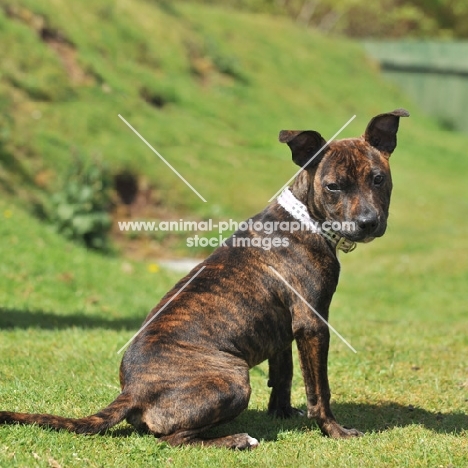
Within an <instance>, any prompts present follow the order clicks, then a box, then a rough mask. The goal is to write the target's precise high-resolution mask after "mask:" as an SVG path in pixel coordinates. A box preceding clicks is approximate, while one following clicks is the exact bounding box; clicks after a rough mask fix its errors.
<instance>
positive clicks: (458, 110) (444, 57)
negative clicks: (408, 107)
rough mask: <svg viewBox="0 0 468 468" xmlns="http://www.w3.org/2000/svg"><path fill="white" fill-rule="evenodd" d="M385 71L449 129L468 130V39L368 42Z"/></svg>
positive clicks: (374, 56)
mask: <svg viewBox="0 0 468 468" xmlns="http://www.w3.org/2000/svg"><path fill="white" fill-rule="evenodd" d="M364 47H365V49H366V51H367V52H368V53H369V55H370V56H372V57H373V58H375V59H376V60H377V61H378V62H379V63H380V66H381V69H382V72H383V73H384V75H385V76H387V77H388V78H389V79H391V80H392V81H394V82H395V83H396V84H397V85H398V86H400V87H401V88H402V89H403V90H404V91H405V92H406V93H407V94H408V95H409V96H410V97H411V98H412V99H413V100H415V101H416V102H417V103H418V105H419V106H420V107H421V108H422V109H423V110H425V111H426V112H427V113H429V114H430V115H432V116H434V117H435V118H437V119H438V120H439V122H440V123H441V125H443V126H445V127H446V128H449V129H454V130H461V131H464V132H467V133H468V42H409V41H408V42H404V41H395V42H365V43H364Z"/></svg>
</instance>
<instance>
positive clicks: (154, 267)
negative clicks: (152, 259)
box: [148, 263, 159, 273]
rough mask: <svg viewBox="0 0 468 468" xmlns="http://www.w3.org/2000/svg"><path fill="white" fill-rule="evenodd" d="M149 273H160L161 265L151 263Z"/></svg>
mask: <svg viewBox="0 0 468 468" xmlns="http://www.w3.org/2000/svg"><path fill="white" fill-rule="evenodd" d="M148 271H149V272H150V273H157V272H158V271H159V265H158V264H157V263H150V264H149V265H148Z"/></svg>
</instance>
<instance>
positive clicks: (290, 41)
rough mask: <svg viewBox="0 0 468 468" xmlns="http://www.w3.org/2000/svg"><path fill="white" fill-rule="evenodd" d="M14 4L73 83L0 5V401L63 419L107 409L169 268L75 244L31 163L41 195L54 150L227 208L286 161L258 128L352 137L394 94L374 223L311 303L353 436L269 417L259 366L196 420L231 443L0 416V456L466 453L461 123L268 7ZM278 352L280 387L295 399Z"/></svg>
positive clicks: (209, 211)
mask: <svg viewBox="0 0 468 468" xmlns="http://www.w3.org/2000/svg"><path fill="white" fill-rule="evenodd" d="M4 3H6V2H3V1H2V0H0V5H3V4H4ZM18 3H20V4H21V5H23V6H25V7H27V8H28V9H31V10H33V11H34V12H35V13H36V14H42V15H46V16H47V18H48V19H49V21H51V22H52V23H53V25H54V26H55V27H60V30H61V31H63V33H64V34H65V35H66V36H67V37H68V38H69V40H70V41H71V42H73V43H74V44H75V47H76V57H77V60H79V63H80V64H81V66H82V67H83V69H84V70H87V73H89V75H90V76H91V78H89V80H90V81H89V83H88V82H87V81H86V79H83V80H84V82H79V83H78V84H77V83H76V82H73V81H72V80H71V78H70V76H68V75H67V74H66V73H65V72H64V67H63V64H62V63H61V62H60V60H59V59H58V58H57V55H56V54H55V53H54V52H53V50H51V49H50V48H49V47H48V46H46V45H45V44H44V43H42V42H41V41H39V40H38V39H37V37H36V34H35V33H34V32H32V31H31V28H30V26H28V24H26V23H27V22H26V23H25V21H23V20H21V21H20V20H18V19H14V18H11V17H9V16H7V15H3V14H1V13H0V38H1V39H2V44H4V45H5V47H7V46H8V47H7V48H8V51H9V54H8V60H6V61H5V62H3V63H2V67H1V71H2V78H1V79H0V90H1V91H2V93H3V94H2V95H3V96H5V98H2V99H0V110H1V115H2V117H1V119H3V120H2V129H1V132H0V143H1V144H0V187H1V188H0V191H1V199H0V239H1V244H0V249H1V250H0V254H1V255H0V356H1V358H0V409H1V410H12V411H28V412H50V413H56V414H61V415H67V416H74V417H79V416H83V415H88V414H91V413H92V412H95V411H96V410H98V409H101V408H102V407H103V406H105V405H107V404H108V403H109V402H110V401H111V400H113V398H114V397H115V396H116V395H117V394H118V391H119V388H118V366H119V361H120V355H117V351H118V350H119V349H120V348H121V346H123V345H124V344H125V343H126V341H127V340H128V339H129V338H130V337H131V336H132V335H133V333H134V332H135V331H136V330H137V329H138V327H139V325H140V324H141V322H142V320H143V318H144V317H145V315H146V313H147V312H148V311H149V310H150V309H151V307H153V306H154V305H155V303H156V302H157V301H158V299H159V298H160V297H161V296H162V295H163V294H164V292H165V291H167V290H168V289H169V288H170V287H171V285H172V284H174V282H175V281H176V280H177V279H178V275H176V274H174V273H168V272H166V271H164V270H162V269H158V268H157V259H154V260H152V261H151V262H147V263H142V262H135V261H132V260H129V259H126V258H122V257H120V256H119V255H118V254H114V255H107V256H103V255H98V254H96V253H92V252H89V251H86V250H84V249H82V248H81V247H78V246H75V245H73V244H70V243H68V242H67V241H65V240H64V239H62V238H61V237H59V236H58V235H57V234H56V233H55V232H54V231H53V229H52V228H51V227H49V226H47V225H46V224H44V223H41V222H39V221H38V220H36V219H35V218H33V217H32V216H31V215H30V213H29V211H28V210H29V206H28V200H30V196H31V194H37V193H38V191H39V189H38V188H37V187H36V186H35V176H36V175H37V174H38V173H45V174H47V173H48V174H49V176H48V177H49V178H48V179H47V180H48V183H47V184H46V186H45V187H43V188H42V189H41V190H42V192H40V193H41V196H44V193H45V194H47V193H48V192H53V191H54V189H55V187H56V184H57V183H58V181H60V176H61V175H62V174H63V172H64V170H65V169H66V167H67V165H68V164H69V158H70V152H71V149H72V148H73V147H78V148H79V149H80V151H82V152H83V154H85V155H88V156H89V157H94V156H96V155H98V156H99V157H100V158H102V159H104V160H105V161H107V162H108V163H109V164H111V165H112V167H113V169H114V170H118V168H120V167H126V166H130V167H131V168H133V170H135V171H137V172H138V173H139V174H144V175H145V176H147V177H148V178H149V180H150V181H151V182H152V183H153V184H155V186H156V187H157V189H158V191H159V193H160V194H161V197H162V199H163V200H164V203H166V204H167V206H168V207H169V208H170V209H171V210H176V211H175V212H176V213H180V214H187V213H188V214H194V215H195V216H197V217H204V216H208V215H210V216H213V217H214V218H215V219H224V218H226V217H228V216H232V217H234V218H235V219H240V218H241V217H245V216H247V215H250V214H253V213H255V212H256V211H259V210H260V209H262V208H263V207H264V206H265V205H266V201H267V200H268V198H269V197H270V196H271V195H272V194H274V193H275V192H276V190H277V189H278V188H279V187H281V185H282V184H283V183H284V182H285V181H286V180H287V178H288V177H289V176H290V175H292V174H293V173H294V171H295V167H294V166H293V165H292V164H291V162H290V155H289V150H288V148H287V147H285V146H281V145H280V144H278V143H277V141H276V138H277V133H278V131H279V130H280V129H282V128H313V129H316V130H319V131H321V132H322V133H323V135H324V137H326V138H328V137H330V136H331V135H333V133H334V132H335V131H336V130H337V129H338V128H339V127H341V125H343V123H344V122H346V121H347V120H348V119H349V118H350V117H351V115H353V114H357V118H356V119H355V121H353V123H352V124H351V125H350V126H349V127H348V128H347V129H346V130H345V132H344V133H343V136H353V135H359V134H361V133H362V132H363V130H364V128H365V125H366V124H367V122H368V120H369V119H370V117H372V116H373V115H375V114H377V113H380V112H382V111H386V110H391V109H394V108H396V107H401V106H403V107H407V108H408V109H409V110H410V112H411V117H410V118H409V119H402V121H401V126H400V133H399V136H398V144H399V146H398V147H397V149H396V151H395V153H394V155H393V156H392V167H393V178H394V186H395V188H394V195H393V200H392V205H391V216H390V222H389V228H388V231H387V234H386V235H385V237H384V238H382V239H379V240H377V241H375V242H374V243H372V244H369V245H362V246H359V247H358V249H357V250H356V251H355V252H353V253H351V254H349V255H342V256H341V262H342V278H341V281H340V285H339V287H338V291H337V294H336V296H335V299H334V302H333V304H332V310H331V323H332V325H333V326H334V327H335V328H336V329H337V330H338V331H339V332H340V333H341V334H342V335H343V336H344V337H345V338H346V339H347V340H348V341H350V343H351V344H352V345H353V346H354V348H356V350H357V351H358V352H357V354H354V353H352V352H351V351H350V350H349V349H348V348H347V347H346V346H345V345H344V344H343V343H342V342H341V341H340V340H339V339H338V338H336V337H335V336H333V337H332V343H331V352H330V382H331V387H332V394H333V409H334V411H335V413H336V416H337V418H338V420H339V421H340V422H342V423H343V424H344V425H346V426H353V427H356V428H358V429H360V430H362V431H363V432H365V436H364V437H363V438H360V439H354V440H346V441H336V440H331V439H327V438H324V437H322V436H321V435H320V432H319V430H318V429H317V427H316V426H315V424H314V423H313V422H311V421H308V420H307V419H304V418H299V419H294V420H289V421H277V420H273V419H271V418H269V417H268V416H267V415H266V412H265V410H266V405H267V402H268V388H267V386H266V380H267V375H266V372H267V368H266V365H265V364H263V365H261V366H259V367H257V368H255V369H253V370H252V372H251V378H252V387H253V393H252V399H251V403H250V407H249V409H248V410H247V411H246V412H245V413H244V414H242V415H241V416H240V417H239V418H238V419H237V420H236V421H234V422H233V423H231V424H229V425H226V426H223V427H220V428H219V429H216V430H215V431H213V433H233V432H236V431H241V432H248V433H249V434H250V435H251V436H253V437H256V438H258V439H259V440H260V441H261V445H260V447H258V448H257V449H256V450H254V451H252V452H245V453H244V452H228V451H225V450H220V449H201V448H195V447H190V448H170V447H168V446H166V445H164V444H158V443H157V441H156V440H155V439H154V438H153V437H150V436H142V435H138V434H136V433H134V432H133V431H132V430H131V429H130V428H129V427H128V426H126V425H125V424H122V425H120V426H118V427H116V428H115V429H113V430H111V431H110V432H109V433H108V434H106V435H104V436H92V437H88V436H78V435H74V434H68V433H65V432H52V431H48V430H44V429H39V428H35V427H19V426H5V427H0V466H1V467H8V468H9V467H31V466H37V467H58V466H61V467H84V466H86V467H108V466H115V467H120V466H121V467H140V466H150V465H151V466H174V467H179V466H180V467H187V466H189V467H205V466H213V467H214V466H216V467H218V466H222V467H231V466H232V467H238V466H248V467H255V466H258V467H275V466H277V467H291V466H294V467H310V466H317V467H355V466H356V467H357V466H359V467H380V466H383V467H418V466H421V467H426V466H430V467H444V468H449V467H457V468H458V467H464V466H467V465H468V438H467V436H468V433H467V432H468V415H467V414H468V409H467V408H468V364H467V362H468V360H467V355H468V353H467V349H468V338H467V336H468V319H467V306H466V284H467V283H468V248H467V243H466V239H467V236H468V202H467V196H466V195H467V188H466V178H467V174H468V160H467V159H466V147H467V145H468V138H467V137H466V136H462V135H460V134H456V133H452V132H448V131H444V130H441V129H440V128H438V127H437V126H436V124H435V123H433V122H431V121H430V120H429V119H427V118H426V117H424V116H423V115H422V114H421V113H420V112H419V111H418V108H417V103H411V101H409V100H408V99H407V98H405V97H404V96H402V95H401V94H400V92H399V91H398V90H396V89H395V88H393V87H391V86H389V85H388V84H386V83H384V82H383V81H382V79H381V77H380V75H379V74H378V71H377V70H376V69H375V67H374V66H373V65H372V64H371V63H369V62H368V60H367V59H366V58H365V57H364V55H363V53H362V52H361V50H360V49H359V47H358V46H357V45H355V44H349V43H347V42H345V41H341V40H334V39H325V38H323V37H321V36H319V35H317V34H315V33H311V32H306V31H303V30H302V29H300V28H297V27H296V26H294V25H292V24H290V23H288V22H287V21H286V20H284V19H277V18H276V19H272V18H269V17H268V16H264V15H255V16H254V15H248V14H241V13H235V12H225V11H223V10H221V9H216V8H206V7H203V8H202V7H196V6H193V5H180V6H179V5H178V4H177V5H176V6H175V7H173V6H171V5H172V3H169V2H161V3H160V4H158V5H159V6H158V5H156V3H155V2H149V1H143V0H135V1H134V2H129V1H122V2H111V1H104V0H99V1H96V2H91V1H88V2H86V5H87V8H86V9H84V8H83V9H82V8H80V7H79V6H78V3H74V2H65V0H56V1H54V2H41V1H39V0H21V2H18ZM82 3H83V4H84V3H85V2H80V4H82ZM164 5H165V6H164ZM75 10H76V11H75ZM77 12H78V13H80V14H77ZM19 16H20V17H22V18H27V17H28V16H27V15H26V14H23V15H22V16H21V15H19ZM160 44H164V47H162V46H160ZM25 50H27V51H28V52H29V53H27V54H25V53H24V51H25ZM202 59H207V60H208V59H209V60H208V65H207V62H206V60H205V62H204V61H203V60H202ZM194 67H195V68H196V67H198V68H196V70H197V71H193V68H194ZM203 67H205V68H203ZM206 67H207V68H206ZM31 70H32V71H33V72H32V71H31ZM104 85H107V86H108V87H109V88H110V89H111V92H109V88H108V87H106V86H104ZM145 86H146V87H157V88H158V89H153V91H154V93H156V94H161V95H163V96H164V97H165V98H166V99H167V102H168V103H167V105H165V106H164V107H162V108H161V109H159V108H155V107H154V106H150V105H148V104H147V103H146V102H144V101H143V100H142V99H141V97H140V95H139V92H140V89H141V88H142V87H145ZM37 111H39V112H40V114H38V113H37ZM118 113H121V114H122V115H123V116H124V117H125V118H127V119H128V120H129V121H130V122H131V123H132V124H133V125H135V127H137V129H139V130H140V131H141V132H142V133H143V134H144V135H145V136H146V137H147V138H148V139H149V140H150V142H151V143H153V144H155V146H157V147H158V149H159V150H161V151H162V153H163V155H164V156H166V157H167V158H168V159H169V160H170V161H171V163H173V164H174V165H175V166H176V167H177V168H178V169H180V171H181V172H182V173H183V175H184V176H186V177H187V179H189V180H190V182H192V183H193V184H194V185H195V186H196V188H197V189H198V190H199V191H200V192H201V193H202V194H203V195H204V196H205V197H206V198H207V199H208V203H207V204H204V203H202V202H201V201H200V200H199V199H198V198H197V197H195V196H194V195H193V194H192V192H191V191H190V190H189V189H188V188H186V187H185V186H184V185H183V184H181V183H180V182H179V180H178V179H177V178H176V177H175V176H174V175H173V174H172V173H171V172H170V171H169V170H168V169H166V168H165V167H164V166H162V165H161V164H160V163H159V161H158V160H156V158H155V156H154V155H152V153H151V152H150V151H149V150H148V149H147V148H146V147H145V146H144V145H143V144H142V143H141V142H139V141H138V139H137V138H136V137H135V136H134V135H133V134H132V133H131V132H130V131H129V130H128V129H127V128H126V127H125V126H124V125H123V123H122V122H121V121H120V119H118V117H117V114H118ZM39 115H40V118H37V117H38V116H39ZM32 116H33V117H32ZM96 157H97V156H96ZM47 171H49V172H47ZM189 253H190V252H189ZM295 362H296V364H297V360H296V361H295ZM298 369H299V368H298V365H296V371H295V377H294V384H293V403H294V405H296V406H298V407H301V408H304V407H305V395H304V389H303V384H302V379H301V377H300V372H299V370H298Z"/></svg>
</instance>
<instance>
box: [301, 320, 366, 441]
mask: <svg viewBox="0 0 468 468" xmlns="http://www.w3.org/2000/svg"><path fill="white" fill-rule="evenodd" d="M326 316H328V314H327V315H326ZM294 335H295V336H294V337H295V339H296V342H297V348H298V351H299V359H300V363H301V368H302V375H303V377H304V383H305V387H306V394H307V416H308V417H309V418H314V419H315V420H316V421H317V424H318V426H319V427H320V430H321V431H322V433H323V434H325V435H327V436H330V437H333V438H340V437H353V436H360V435H362V434H361V433H360V432H359V431H357V430H356V429H347V428H345V427H343V426H341V425H340V424H338V422H337V421H336V419H335V417H334V416H333V413H332V411H331V408H330V387H329V384H328V372H327V362H328V347H329V342H330V331H329V329H328V326H327V325H326V324H325V323H323V322H321V321H319V320H318V319H316V320H315V319H314V320H313V324H312V325H311V326H309V325H307V326H303V327H300V328H298V329H297V330H296V331H295V334H294Z"/></svg>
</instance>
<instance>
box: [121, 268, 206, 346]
mask: <svg viewBox="0 0 468 468" xmlns="http://www.w3.org/2000/svg"><path fill="white" fill-rule="evenodd" d="M205 268H206V266H205V265H204V266H202V267H201V268H200V269H199V270H198V271H197V272H196V273H195V274H194V275H193V276H192V277H191V278H190V279H189V280H188V281H187V282H186V283H185V284H184V285H183V286H182V287H181V288H180V289H179V290H178V291H177V292H176V293H175V294H174V295H173V296H172V297H171V298H170V299H169V300H168V301H167V302H166V303H165V304H164V305H163V306H162V307H161V308H160V309H159V310H158V311H157V312H156V313H155V314H154V315H153V316H152V317H151V319H150V320H148V321H147V322H146V323H145V324H144V325H143V326H142V327H141V328H140V329H139V330H138V331H137V332H136V333H135V334H134V335H133V336H132V337H131V338H130V339H129V340H128V341H127V342H126V343H125V344H124V345H123V346H122V347H121V348H120V349H119V350H118V351H117V354H120V353H121V352H122V351H123V350H124V349H125V348H126V347H127V346H128V345H129V344H130V343H131V342H132V341H133V339H134V338H135V337H137V336H138V335H139V334H140V333H141V332H142V331H143V330H144V329H145V328H146V327H147V326H148V325H149V324H150V323H151V322H152V321H153V320H154V319H155V318H156V317H157V316H158V315H159V314H160V313H161V312H162V311H163V310H164V309H165V308H166V307H167V306H168V305H169V304H170V303H171V302H172V301H173V300H174V299H175V298H176V297H177V296H178V295H179V294H180V293H181V292H182V291H183V290H184V289H185V288H186V287H187V286H188V285H189V284H190V283H191V282H192V281H193V280H194V279H195V278H196V277H197V276H198V275H199V274H200V273H201V272H202V271H203V270H204V269H205Z"/></svg>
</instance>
